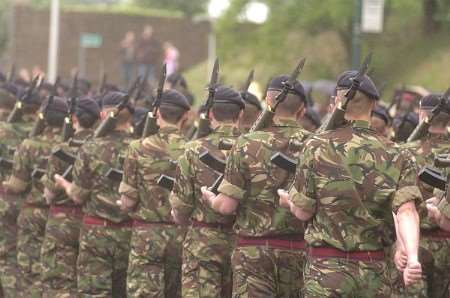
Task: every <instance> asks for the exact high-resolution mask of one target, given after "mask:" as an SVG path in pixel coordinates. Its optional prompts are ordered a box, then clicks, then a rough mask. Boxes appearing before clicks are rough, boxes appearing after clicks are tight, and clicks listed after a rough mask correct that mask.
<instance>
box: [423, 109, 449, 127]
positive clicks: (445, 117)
mask: <svg viewBox="0 0 450 298" xmlns="http://www.w3.org/2000/svg"><path fill="white" fill-rule="evenodd" d="M427 115H428V116H430V115H431V110H430V111H429V112H427ZM449 121H450V115H449V114H447V113H442V112H441V113H439V114H438V115H437V116H435V117H434V119H433V121H431V126H437V127H447V125H448V122H449Z"/></svg>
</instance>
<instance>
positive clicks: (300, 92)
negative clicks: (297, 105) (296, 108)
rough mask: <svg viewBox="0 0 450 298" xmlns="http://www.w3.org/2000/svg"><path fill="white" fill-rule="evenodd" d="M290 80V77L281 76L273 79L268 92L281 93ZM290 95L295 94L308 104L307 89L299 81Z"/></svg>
mask: <svg viewBox="0 0 450 298" xmlns="http://www.w3.org/2000/svg"><path fill="white" fill-rule="evenodd" d="M288 80H289V76H288V75H281V76H277V77H274V78H272V80H271V81H270V83H269V88H267V90H276V91H281V90H282V89H283V87H284V83H285V82H287V81H288ZM289 93H292V94H295V95H297V96H299V97H300V98H301V99H302V100H303V102H305V103H306V94H305V89H304V88H303V86H302V84H301V83H300V82H299V81H297V80H296V81H295V83H294V88H293V89H292V90H289Z"/></svg>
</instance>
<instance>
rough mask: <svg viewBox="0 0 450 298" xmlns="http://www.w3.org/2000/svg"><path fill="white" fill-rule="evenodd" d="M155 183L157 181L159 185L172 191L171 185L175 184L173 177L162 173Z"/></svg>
mask: <svg viewBox="0 0 450 298" xmlns="http://www.w3.org/2000/svg"><path fill="white" fill-rule="evenodd" d="M156 183H158V185H159V186H160V187H162V188H165V189H167V190H168V191H172V189H173V185H174V184H175V178H173V177H170V176H167V175H164V174H163V175H161V176H159V178H158V181H157V182H156Z"/></svg>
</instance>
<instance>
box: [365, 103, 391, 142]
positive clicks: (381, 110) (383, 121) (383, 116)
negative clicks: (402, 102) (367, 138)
mask: <svg viewBox="0 0 450 298" xmlns="http://www.w3.org/2000/svg"><path fill="white" fill-rule="evenodd" d="M391 121H392V120H391V117H390V116H389V113H388V111H387V109H386V108H385V107H384V106H382V105H376V106H375V108H374V109H373V111H372V117H371V118H370V128H371V129H373V130H375V131H376V132H377V133H378V134H379V135H380V136H384V137H386V138H388V137H389V134H390V125H391Z"/></svg>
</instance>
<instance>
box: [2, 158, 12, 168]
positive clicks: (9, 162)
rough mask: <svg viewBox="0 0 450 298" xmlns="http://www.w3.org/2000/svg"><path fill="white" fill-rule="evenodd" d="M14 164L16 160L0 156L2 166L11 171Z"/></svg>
mask: <svg viewBox="0 0 450 298" xmlns="http://www.w3.org/2000/svg"><path fill="white" fill-rule="evenodd" d="M13 166H14V161H12V160H10V159H6V158H3V157H0V168H2V169H4V170H8V171H10V170H12V168H13Z"/></svg>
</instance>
